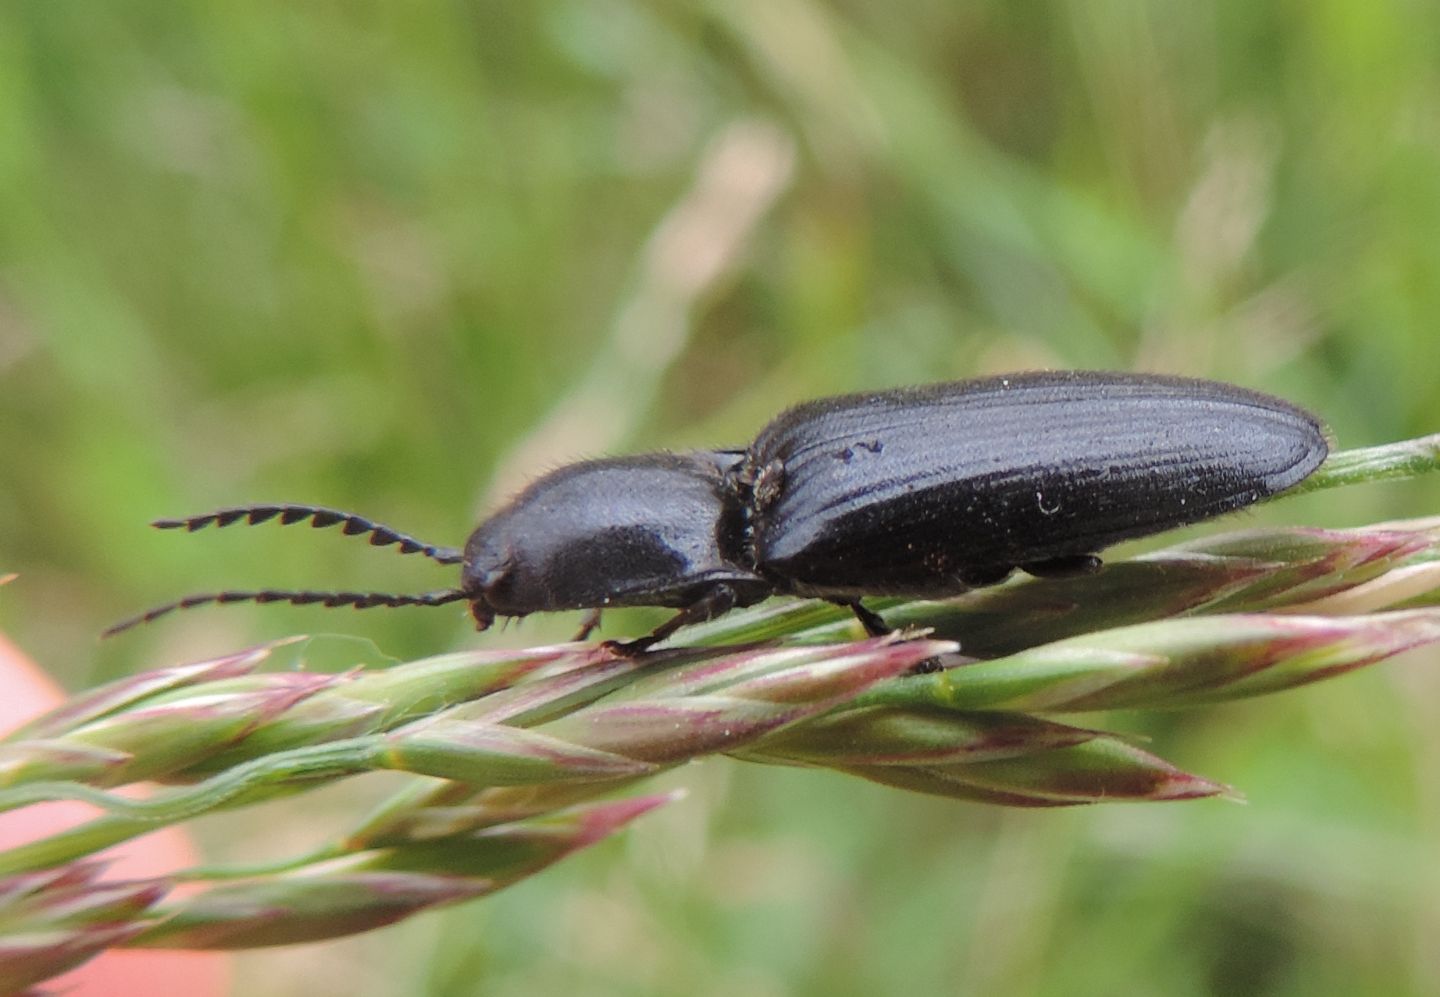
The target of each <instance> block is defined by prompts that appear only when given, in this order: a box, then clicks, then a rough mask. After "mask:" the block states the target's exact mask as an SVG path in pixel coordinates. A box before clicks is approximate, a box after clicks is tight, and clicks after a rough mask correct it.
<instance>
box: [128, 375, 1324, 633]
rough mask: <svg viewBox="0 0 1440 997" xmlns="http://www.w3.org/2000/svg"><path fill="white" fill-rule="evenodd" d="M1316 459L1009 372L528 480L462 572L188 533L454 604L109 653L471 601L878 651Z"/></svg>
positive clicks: (858, 397) (1167, 389)
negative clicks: (727, 618)
mask: <svg viewBox="0 0 1440 997" xmlns="http://www.w3.org/2000/svg"><path fill="white" fill-rule="evenodd" d="M1327 453H1328V446H1327V443H1326V439H1325V433H1324V430H1323V428H1322V426H1321V424H1320V422H1319V421H1318V420H1317V419H1316V418H1315V417H1314V416H1312V415H1311V414H1309V413H1308V412H1305V411H1304V410H1302V409H1300V408H1297V407H1296V406H1294V405H1291V404H1289V403H1288V402H1285V401H1282V400H1280V399H1278V398H1274V397H1271V396H1269V395H1265V394H1260V393H1259V392H1254V391H1249V390H1246V389H1244V388H1238V387H1235V386H1233V385H1229V384H1221V383H1217V382H1214V381H1201V380H1194V379H1189V378H1179V377H1161V376H1156V375H1146V374H1119V373H1108V372H1099V371H1064V372H1053V373H1026V374H1014V375H1009V376H1003V377H992V378H985V379H981V380H974V381H958V382H953V383H947V384H936V385H930V386H927V387H919V388H905V389H900V390H896V391H881V392H873V393H867V394H855V395H844V396H840V397H836V398H826V399H821V400H819V401H813V402H807V403H805V404H803V405H799V406H796V407H795V408H792V409H790V410H788V411H786V412H784V413H783V414H781V415H780V416H779V417H778V418H776V419H775V420H774V421H773V422H771V423H770V424H769V425H768V426H766V427H765V429H764V430H762V431H761V433H760V435H759V437H757V438H756V440H755V442H754V443H752V444H751V445H750V446H749V447H747V448H746V449H744V450H716V451H698V452H694V453H684V454H673V453H657V454H642V455H638V456H633V457H618V458H611V459H606V460H594V461H582V462H579V463H575V464H570V465H567V466H565V467H561V468H559V469H558V470H556V471H553V472H551V473H550V474H547V475H545V476H543V477H541V478H539V479H537V480H536V481H535V482H533V483H532V484H531V485H530V486H529V487H527V488H526V489H525V490H523V491H522V492H520V494H519V495H517V496H516V497H515V498H514V499H512V500H511V501H510V502H509V503H508V504H507V505H505V506H504V507H503V508H501V509H500V510H499V511H498V512H496V513H495V514H494V515H492V516H491V517H490V518H488V519H486V520H485V521H484V522H483V523H481V524H480V525H479V527H477V528H476V530H475V532H474V533H472V534H471V535H470V539H469V540H468V541H467V542H466V545H465V549H464V550H463V551H459V550H456V549H454V548H449V547H438V546H435V545H432V544H426V543H423V542H421V541H419V540H416V539H415V538H413V537H410V536H407V535H405V534H402V533H399V532H397V531H395V530H392V529H390V528H389V527H386V526H382V525H379V524H376V523H373V522H371V521H370V520H367V519H364V518H362V517H359V516H355V515H353V514H350V513H343V512H337V511H335V510H331V509H323V508H319V507H316V506H301V505H288V504H286V505H255V506H244V507H240V508H234V509H224V510H221V511H219V512H213V513H208V514H206V515H202V516H194V517H190V518H186V519H176V520H160V521H157V522H156V523H155V524H154V525H156V526H158V527H162V528H177V527H182V528H185V529H188V530H195V529H199V528H201V527H203V526H208V525H210V524H216V525H219V526H228V525H230V524H232V523H235V522H239V521H241V520H244V521H245V522H247V523H252V524H253V523H259V522H264V521H267V520H271V519H275V518H277V517H278V518H279V519H280V522H281V523H294V522H301V521H308V522H310V523H311V524H312V525H314V526H330V525H337V524H338V525H341V526H342V527H343V529H344V532H346V533H350V534H367V535H368V536H369V538H370V543H372V544H374V545H377V546H383V545H389V544H398V545H399V546H400V550H401V551H402V552H404V553H423V554H425V555H426V556H428V557H430V558H432V559H433V560H435V561H438V562H440V563H442V564H456V563H458V564H460V565H461V566H462V567H461V578H460V584H459V586H458V587H456V588H453V589H444V590H441V591H438V592H429V593H423V594H418V595H397V594H390V593H381V592H312V591H290V590H279V589H265V590H260V591H226V592H218V593H213V594H204V595H194V596H189V597H187V598H185V599H181V600H179V601H177V602H173V603H169V604H167V605H164V606H159V607H157V608H155V609H152V610H150V611H149V612H147V613H145V614H144V615H142V616H139V617H136V618H135V619H132V620H128V621H126V622H124V623H120V624H117V625H116V626H114V627H112V628H110V630H108V631H107V634H112V633H117V632H119V631H121V630H124V629H126V628H128V627H130V626H133V625H135V624H137V623H141V622H145V621H148V620H152V619H154V618H155V617H157V616H160V615H162V614H164V613H168V612H170V611H171V610H174V609H183V608H188V607H190V606H197V605H202V604H205V603H224V602H291V603H301V604H303V603H320V604H322V605H326V606H340V605H348V606H354V607H356V608H359V609H365V608H369V607H371V606H403V605H427V606H433V605H442V604H445V603H449V602H458V601H466V602H469V603H470V611H471V614H472V615H473V616H474V618H475V623H476V626H477V627H478V628H479V629H481V630H484V629H486V628H487V627H489V626H490V625H491V623H492V622H493V621H494V619H495V617H496V616H515V617H520V616H525V615H527V614H529V613H534V612H542V611H551V610H560V609H586V610H590V613H589V615H587V617H586V621H585V623H584V625H583V626H582V628H581V631H580V633H579V635H578V636H577V639H581V640H583V639H584V638H585V637H587V636H589V634H590V632H591V631H592V630H593V629H594V627H595V626H596V625H597V624H598V621H599V613H600V610H602V609H604V608H605V607H609V606H669V607H674V608H677V609H679V612H678V613H677V614H676V615H675V616H674V617H672V618H671V619H669V620H667V621H666V622H665V623H663V624H661V625H660V626H659V627H657V628H656V629H655V630H654V631H653V632H651V633H650V634H648V635H646V636H645V637H642V638H639V639H638V640H633V641H630V642H628V643H624V644H615V645H613V646H614V647H615V648H616V649H618V650H621V651H625V652H628V653H638V652H640V651H643V650H644V649H646V648H648V647H649V646H650V645H652V644H654V643H655V642H656V641H659V640H662V639H664V638H665V637H668V636H669V635H670V634H671V633H673V632H674V631H675V630H677V629H679V628H680V627H682V626H685V625H686V624H689V623H695V622H699V621H701V620H706V619H710V618H713V617H715V616H718V615H720V614H722V613H725V612H728V611H729V610H730V609H733V608H735V607H737V606H748V605H750V604H752V603H756V602H759V601H760V600H762V599H764V598H766V597H768V596H770V595H775V594H792V595H798V596H804V597H811V598H820V599H827V600H829V601H831V602H836V603H839V604H841V605H845V606H848V607H849V608H850V609H851V610H852V611H853V612H854V613H855V615H856V617H857V618H858V619H859V620H860V622H861V623H862V624H863V625H864V627H865V629H866V630H867V631H868V632H870V633H874V634H878V633H883V632H885V631H886V627H885V623H884V621H883V620H882V619H881V618H880V617H879V616H878V615H877V614H875V613H874V612H872V611H871V610H869V609H867V608H865V607H864V606H863V605H862V604H861V602H860V599H861V597H862V596H866V595H905V596H913V597H920V598H938V597H942V596H948V595H955V594H958V593H960V592H963V591H965V590H967V589H970V588H975V587H978V586H984V585H993V584H996V583H997V582H1000V581H1002V580H1004V579H1005V578H1006V577H1007V576H1008V575H1009V574H1010V573H1011V572H1012V571H1013V570H1015V569H1016V568H1017V567H1018V568H1020V569H1023V570H1024V571H1027V572H1029V573H1031V574H1033V575H1039V576H1042V577H1043V576H1055V575H1071V574H1081V573H1089V572H1093V571H1095V570H1098V568H1099V567H1100V559H1099V557H1098V556H1097V555H1098V553H1099V551H1101V550H1102V549H1104V548H1105V547H1108V546H1110V545H1111V544H1114V543H1117V542H1119V541H1121V540H1127V539H1131V538H1134V537H1140V536H1145V535H1147V534H1151V533H1158V532H1160V531H1163V530H1167V529H1171V528H1172V527H1176V526H1182V525H1184V524H1187V523H1193V522H1197V521H1199V520H1202V519H1207V518H1210V517H1212V516H1217V515H1220V514H1222V513H1226V512H1230V511H1233V510H1235V509H1239V508H1241V507H1242V506H1246V505H1249V504H1251V503H1253V502H1256V501H1258V500H1260V499H1262V498H1264V497H1266V496H1268V495H1273V494H1275V493H1277V492H1280V491H1283V490H1284V489H1286V488H1289V487H1290V486H1292V485H1294V484H1296V483H1297V482H1299V481H1300V480H1302V479H1303V478H1305V477H1306V476H1307V475H1309V474H1310V473H1311V472H1312V471H1314V470H1315V468H1317V467H1318V466H1319V465H1320V463H1321V461H1323V460H1324V459H1325V456H1326V454H1327Z"/></svg>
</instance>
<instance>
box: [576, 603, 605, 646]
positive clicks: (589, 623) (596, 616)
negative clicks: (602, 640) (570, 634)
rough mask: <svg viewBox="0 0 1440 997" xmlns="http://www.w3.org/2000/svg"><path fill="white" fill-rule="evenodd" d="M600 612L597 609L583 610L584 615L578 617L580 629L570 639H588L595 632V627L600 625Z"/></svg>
mask: <svg viewBox="0 0 1440 997" xmlns="http://www.w3.org/2000/svg"><path fill="white" fill-rule="evenodd" d="M600 612H601V611H600V610H599V609H587V610H585V615H584V616H583V617H582V618H581V619H580V630H579V631H578V632H577V633H576V634H575V636H574V638H572V639H573V640H575V641H576V642H577V643H578V642H579V641H582V640H588V639H589V637H590V635H591V634H593V633H594V632H595V628H596V627H598V626H600Z"/></svg>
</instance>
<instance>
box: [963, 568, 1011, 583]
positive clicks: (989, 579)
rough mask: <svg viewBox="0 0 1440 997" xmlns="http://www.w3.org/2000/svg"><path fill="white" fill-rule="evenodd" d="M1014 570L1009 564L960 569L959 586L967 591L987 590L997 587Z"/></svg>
mask: <svg viewBox="0 0 1440 997" xmlns="http://www.w3.org/2000/svg"><path fill="white" fill-rule="evenodd" d="M1014 570H1015V568H1014V567H1013V566H1012V565H1009V564H1000V565H990V566H988V567H970V568H961V569H960V571H959V578H960V584H962V585H964V586H965V587H966V588H968V589H983V588H989V587H990V586H991V585H999V584H1000V583H1001V582H1003V581H1004V580H1005V579H1007V578H1009V577H1010V572H1012V571H1014Z"/></svg>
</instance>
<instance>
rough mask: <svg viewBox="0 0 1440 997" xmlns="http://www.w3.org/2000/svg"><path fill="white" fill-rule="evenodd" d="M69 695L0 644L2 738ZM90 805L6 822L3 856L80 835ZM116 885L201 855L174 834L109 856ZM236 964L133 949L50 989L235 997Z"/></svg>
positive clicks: (39, 808) (92, 994)
mask: <svg viewBox="0 0 1440 997" xmlns="http://www.w3.org/2000/svg"><path fill="white" fill-rule="evenodd" d="M64 699H65V694H64V692H63V691H62V690H61V689H60V687H59V686H57V685H56V684H55V682H54V680H52V679H51V678H50V677H49V676H48V675H46V674H45V673H44V672H43V671H41V670H40V669H39V668H38V667H36V666H35V664H34V663H33V662H32V661H31V660H30V659H29V658H28V657H26V656H25V655H24V654H23V653H21V652H20V650H19V649H18V648H17V647H15V645H13V644H11V643H10V642H9V641H8V640H6V639H5V637H4V636H0V734H4V733H6V732H8V731H10V730H13V729H14V728H16V727H18V726H20V725H21V724H22V723H24V722H25V721H27V720H29V719H30V718H31V717H34V716H36V715H37V714H39V713H42V712H44V711H45V710H48V709H50V708H51V707H53V706H55V705H57V704H59V703H61V702H63V701H64ZM97 813H98V811H97V810H96V809H95V808H94V807H91V806H89V805H87V804H84V803H68V802H65V803H43V804H38V805H35V806H30V807H25V808H24V809H21V810H12V811H10V812H8V813H3V814H0V849H7V848H13V847H15V846H16V845H21V844H24V843H26V842H29V841H35V840H37V839H39V838H43V837H45V836H47V835H50V834H54V833H56V832H58V831H63V830H64V829H66V828H68V827H74V826H75V825H77V824H80V823H83V822H84V821H86V820H89V819H91V818H93V817H95V816H96V814H97ZM100 857H101V858H102V859H104V860H106V861H107V862H109V863H110V864H109V866H108V867H107V868H106V870H105V878H106V879H110V880H123V879H143V878H147V877H150V876H159V875H164V874H165V873H167V872H174V871H175V870H177V869H183V868H186V867H188V866H192V865H195V864H196V863H197V861H198V856H197V854H196V851H195V847H194V846H193V845H192V844H191V842H190V839H189V838H188V837H187V836H186V835H185V833H184V832H183V831H181V830H180V829H179V828H176V827H167V828H163V829H161V830H158V831H156V832H155V833H153V834H147V835H145V836H144V837H141V838H136V839H135V840H133V841H127V842H125V843H124V844H121V845H117V846H116V847H114V848H112V849H109V850H108V851H105V852H102V853H101V855H100ZM230 975H231V974H230V959H229V957H228V956H226V955H224V954H223V953H218V952H178V951H165V950H160V949H156V950H150V949H128V950H115V951H110V952H105V953H103V954H101V955H99V956H96V957H95V958H94V959H91V960H90V961H89V962H87V963H86V964H85V965H83V966H81V967H79V968H77V969H74V970H71V971H70V972H68V973H65V974H63V975H61V976H58V977H55V978H54V979H52V980H47V981H45V983H44V984H43V985H42V989H44V990H45V991H47V992H51V993H63V994H66V995H68V997H142V995H148V997H153V995H156V994H186V995H189V997H221V995H223V994H227V993H229V992H230Z"/></svg>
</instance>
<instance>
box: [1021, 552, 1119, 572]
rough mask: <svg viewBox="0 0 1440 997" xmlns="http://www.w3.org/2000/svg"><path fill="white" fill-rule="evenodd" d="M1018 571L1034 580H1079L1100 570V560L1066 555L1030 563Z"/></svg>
mask: <svg viewBox="0 0 1440 997" xmlns="http://www.w3.org/2000/svg"><path fill="white" fill-rule="evenodd" d="M1020 569H1021V570H1022V571H1024V572H1025V573H1026V574H1027V575H1034V576H1035V577H1036V578H1081V577H1083V576H1085V575H1093V574H1095V572H1097V571H1099V570H1100V558H1099V557H1097V556H1096V555H1094V554H1067V555H1066V556H1064V557H1048V558H1046V559H1045V560H1043V561H1030V562H1028V563H1026V564H1022V565H1020Z"/></svg>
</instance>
